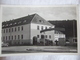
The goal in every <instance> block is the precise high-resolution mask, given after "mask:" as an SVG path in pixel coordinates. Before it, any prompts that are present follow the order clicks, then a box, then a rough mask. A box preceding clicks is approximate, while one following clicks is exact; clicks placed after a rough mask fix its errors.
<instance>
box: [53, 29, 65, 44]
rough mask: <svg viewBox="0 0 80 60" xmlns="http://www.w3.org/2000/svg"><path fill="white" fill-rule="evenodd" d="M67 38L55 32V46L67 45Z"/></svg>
mask: <svg viewBox="0 0 80 60" xmlns="http://www.w3.org/2000/svg"><path fill="white" fill-rule="evenodd" d="M65 40H66V36H65V34H63V33H62V32H60V31H57V30H55V32H54V44H56V45H65Z"/></svg>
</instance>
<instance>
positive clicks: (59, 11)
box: [2, 7, 76, 21]
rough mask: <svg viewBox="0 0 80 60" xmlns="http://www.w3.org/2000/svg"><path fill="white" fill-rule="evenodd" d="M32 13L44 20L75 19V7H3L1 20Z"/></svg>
mask: <svg viewBox="0 0 80 60" xmlns="http://www.w3.org/2000/svg"><path fill="white" fill-rule="evenodd" d="M34 13H37V14H38V15H40V16H41V17H43V18H44V19H46V20H67V19H70V20H71V19H76V7H4V8H3V12H2V20H3V21H8V20H12V19H16V18H20V17H24V16H27V15H31V14H34Z"/></svg>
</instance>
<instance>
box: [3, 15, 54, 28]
mask: <svg viewBox="0 0 80 60" xmlns="http://www.w3.org/2000/svg"><path fill="white" fill-rule="evenodd" d="M40 19H41V20H42V21H44V23H40V22H39V20H40ZM31 22H32V23H36V24H44V25H50V26H53V25H52V24H51V23H49V22H48V21H46V20H45V19H43V18H42V17H40V16H39V15H38V14H32V15H28V16H25V17H21V18H17V19H13V20H10V21H6V22H2V28H7V27H13V26H18V25H24V24H29V23H31Z"/></svg>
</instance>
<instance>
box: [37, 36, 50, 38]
mask: <svg viewBox="0 0 80 60" xmlns="http://www.w3.org/2000/svg"><path fill="white" fill-rule="evenodd" d="M37 37H38V38H42V37H45V38H48V35H45V36H41V37H40V35H37ZM49 38H51V35H49Z"/></svg>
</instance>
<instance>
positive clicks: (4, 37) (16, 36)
mask: <svg viewBox="0 0 80 60" xmlns="http://www.w3.org/2000/svg"><path fill="white" fill-rule="evenodd" d="M17 38H18V39H23V35H14V36H3V40H13V39H14V40H16V39H17Z"/></svg>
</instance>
